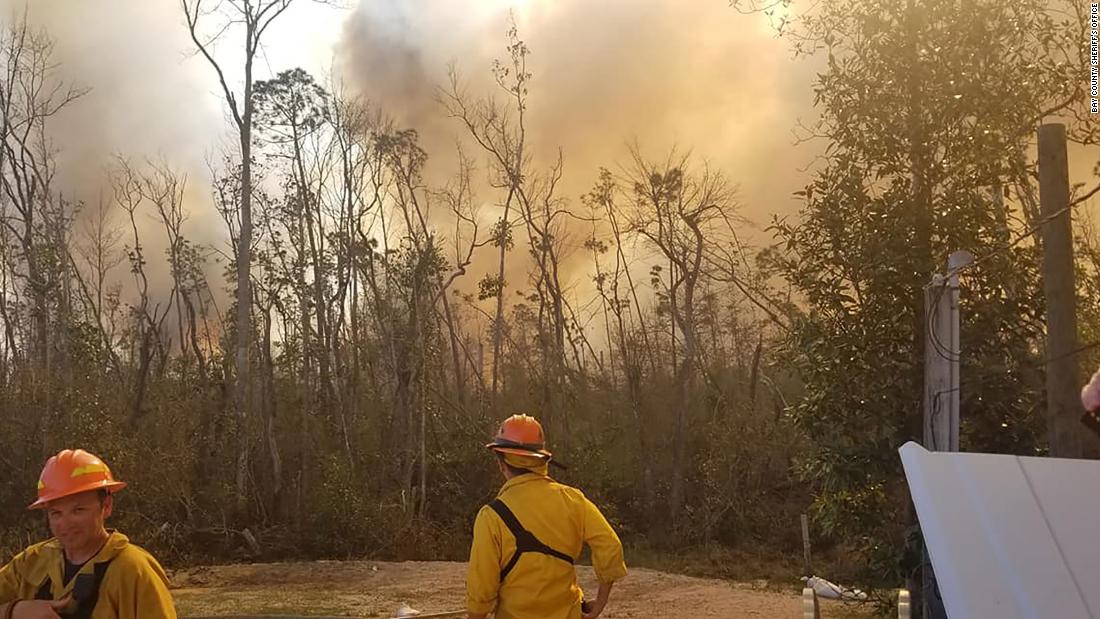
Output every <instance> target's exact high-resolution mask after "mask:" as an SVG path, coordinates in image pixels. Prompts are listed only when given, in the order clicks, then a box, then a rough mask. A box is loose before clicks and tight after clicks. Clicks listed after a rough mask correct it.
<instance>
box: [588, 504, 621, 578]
mask: <svg viewBox="0 0 1100 619" xmlns="http://www.w3.org/2000/svg"><path fill="white" fill-rule="evenodd" d="M583 503H584V543H586V544H588V547H589V548H591V549H592V569H593V570H595V572H596V578H597V580H599V581H600V582H604V583H610V582H615V581H616V580H619V579H620V578H622V577H623V576H626V562H625V561H624V560H623V544H622V542H621V541H619V536H618V535H616V533H615V530H614V529H612V528H611V524H610V523H608V522H607V519H606V518H604V517H603V514H602V513H600V510H599V508H598V507H596V506H595V505H594V504H593V503H592V501H589V500H588V499H587V498H585V499H584V501H583Z"/></svg>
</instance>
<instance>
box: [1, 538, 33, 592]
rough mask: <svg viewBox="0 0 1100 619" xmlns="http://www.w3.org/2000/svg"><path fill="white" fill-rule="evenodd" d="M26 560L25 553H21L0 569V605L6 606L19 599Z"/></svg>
mask: <svg viewBox="0 0 1100 619" xmlns="http://www.w3.org/2000/svg"><path fill="white" fill-rule="evenodd" d="M26 560H27V553H26V551H24V552H21V553H19V554H17V555H15V557H13V558H12V560H11V561H8V563H7V564H6V565H4V567H2V568H0V604H6V603H8V602H11V601H12V600H17V599H19V594H20V592H21V591H22V590H23V581H24V580H25V578H24V567H25V565H24V564H25V563H26Z"/></svg>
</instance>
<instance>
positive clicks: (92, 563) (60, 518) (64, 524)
mask: <svg viewBox="0 0 1100 619" xmlns="http://www.w3.org/2000/svg"><path fill="white" fill-rule="evenodd" d="M125 486H126V484H125V483H124V482H120V481H115V479H114V478H113V477H112V475H111V471H110V469H109V468H107V465H106V464H105V463H104V462H103V461H102V460H100V459H99V458H97V457H96V456H94V455H92V454H90V453H88V452H86V451H84V450H82V449H77V450H70V449H66V450H64V451H62V452H60V453H58V454H57V455H56V456H53V457H51V458H50V459H49V461H47V462H46V466H45V467H44V468H43V469H42V475H41V476H40V477H39V480H38V500H37V501H35V502H34V503H33V504H31V506H30V509H42V510H45V512H46V517H47V520H48V522H49V526H50V532H51V533H53V535H54V537H52V538H50V539H48V540H46V541H44V542H41V543H38V544H35V545H33V546H31V547H29V548H27V549H26V550H24V551H23V552H21V553H19V554H18V555H16V556H15V557H14V558H13V559H12V560H11V561H9V562H8V564H7V565H5V566H4V567H3V568H0V617H3V618H4V619H52V618H55V617H66V618H70V617H75V618H79V619H175V617H176V611H175V608H174V606H173V604H172V596H171V594H169V592H168V578H167V576H165V573H164V569H162V568H161V566H160V564H159V563H157V560H156V559H154V558H153V556H152V555H150V554H149V553H148V552H146V551H145V550H143V549H142V548H140V547H138V546H136V545H134V544H131V543H130V542H129V540H127V539H126V536H125V535H123V534H122V533H119V532H118V531H113V530H108V529H107V528H106V526H105V520H106V519H107V518H108V517H109V516H110V515H111V509H112V507H113V504H114V503H113V501H114V499H113V496H112V495H113V494H114V493H115V492H117V491H118V490H121V489H122V488H124V487H125Z"/></svg>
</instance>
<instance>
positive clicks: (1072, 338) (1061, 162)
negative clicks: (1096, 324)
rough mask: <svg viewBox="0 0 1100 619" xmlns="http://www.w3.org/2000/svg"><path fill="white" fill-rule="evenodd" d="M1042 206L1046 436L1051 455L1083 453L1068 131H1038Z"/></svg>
mask: <svg viewBox="0 0 1100 619" xmlns="http://www.w3.org/2000/svg"><path fill="white" fill-rule="evenodd" d="M1039 202H1040V207H1041V213H1042V225H1041V232H1042V239H1043V265H1042V267H1043V292H1044V293H1045V295H1046V323H1047V347H1046V348H1047V349H1046V358H1047V365H1046V377H1047V432H1048V438H1049V440H1050V455H1051V456H1054V457H1058V458H1079V457H1081V456H1082V455H1083V452H1082V439H1081V434H1082V432H1081V426H1080V425H1079V423H1078V421H1079V419H1080V417H1081V413H1082V410H1081V402H1080V399H1079V392H1080V385H1079V384H1078V382H1079V380H1080V379H1079V377H1078V370H1077V355H1076V351H1077V298H1076V281H1075V277H1074V272H1073V226H1072V220H1071V218H1070V208H1069V163H1068V159H1067V156H1066V127H1065V125H1063V124H1061V123H1052V124H1044V125H1042V126H1041V127H1039Z"/></svg>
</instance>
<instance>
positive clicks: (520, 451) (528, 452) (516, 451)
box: [485, 443, 553, 460]
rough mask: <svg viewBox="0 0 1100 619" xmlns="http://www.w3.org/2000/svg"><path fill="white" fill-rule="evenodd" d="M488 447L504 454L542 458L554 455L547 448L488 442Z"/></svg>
mask: <svg viewBox="0 0 1100 619" xmlns="http://www.w3.org/2000/svg"><path fill="white" fill-rule="evenodd" d="M485 448H486V449H491V450H493V451H495V452H498V453H502V454H512V455H515V456H531V457H533V458H539V459H540V460H549V459H550V458H552V457H553V454H551V453H550V452H549V451H546V450H545V449H537V450H536V449H524V448H522V447H506V446H503V445H498V444H496V443H488V444H486V445H485Z"/></svg>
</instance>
